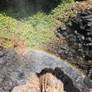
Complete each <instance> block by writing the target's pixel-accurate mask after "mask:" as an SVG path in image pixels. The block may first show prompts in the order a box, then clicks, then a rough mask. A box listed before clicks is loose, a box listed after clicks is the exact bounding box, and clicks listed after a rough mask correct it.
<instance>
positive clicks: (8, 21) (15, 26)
mask: <svg viewBox="0 0 92 92" xmlns="http://www.w3.org/2000/svg"><path fill="white" fill-rule="evenodd" d="M73 3H74V1H73V0H70V1H69V0H68V1H66V2H65V1H64V2H63V3H61V4H60V5H58V6H57V7H56V8H55V9H54V10H52V11H51V13H50V14H48V15H46V14H45V13H43V12H40V11H39V12H37V13H36V14H35V15H33V16H28V17H26V18H20V19H17V18H19V15H20V13H19V14H18V13H17V14H16V13H14V12H12V11H8V10H7V11H3V12H1V13H0V37H4V38H11V35H12V34H16V35H19V36H22V39H23V40H26V41H27V44H26V45H27V46H29V47H31V48H37V47H38V46H39V45H43V44H45V43H47V42H50V40H51V38H52V37H53V36H54V32H53V31H52V28H53V27H54V25H53V24H54V21H55V20H56V18H57V17H59V16H61V15H62V14H63V13H64V12H65V10H66V9H67V8H69V7H70V5H71V4H73ZM8 13H9V14H10V15H12V16H14V17H16V18H13V17H10V16H7V14H8ZM11 46H12V45H11Z"/></svg>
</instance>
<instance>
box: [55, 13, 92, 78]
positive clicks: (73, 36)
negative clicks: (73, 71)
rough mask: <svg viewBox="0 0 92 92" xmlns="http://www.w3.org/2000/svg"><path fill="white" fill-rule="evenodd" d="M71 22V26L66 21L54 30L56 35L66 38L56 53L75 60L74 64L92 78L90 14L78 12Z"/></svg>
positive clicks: (91, 20)
mask: <svg viewBox="0 0 92 92" xmlns="http://www.w3.org/2000/svg"><path fill="white" fill-rule="evenodd" d="M71 22H72V25H71V26H69V25H67V23H66V25H63V26H61V27H60V28H59V29H57V30H56V31H55V32H56V35H57V36H58V37H60V38H61V37H62V36H63V37H65V38H66V40H67V43H66V44H63V45H61V49H59V50H58V51H57V54H58V55H59V56H60V57H61V58H65V59H67V60H70V61H71V60H75V61H76V62H75V65H78V67H79V68H80V69H82V70H83V71H84V72H85V73H86V74H87V75H88V77H89V78H91V79H92V15H88V14H79V15H78V16H77V18H75V19H72V20H71ZM72 63H74V62H72Z"/></svg>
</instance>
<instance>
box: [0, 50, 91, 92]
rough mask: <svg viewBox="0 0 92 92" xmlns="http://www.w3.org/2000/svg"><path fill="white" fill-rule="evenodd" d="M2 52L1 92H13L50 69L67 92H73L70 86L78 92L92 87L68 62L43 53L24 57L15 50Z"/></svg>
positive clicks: (0, 59)
mask: <svg viewBox="0 0 92 92" xmlns="http://www.w3.org/2000/svg"><path fill="white" fill-rule="evenodd" d="M0 51H1V52H2V53H3V51H4V52H5V53H4V55H3V56H2V57H1V58H0V61H2V62H3V63H1V64H0V92H11V90H12V89H13V87H15V86H17V85H23V84H25V83H26V81H27V80H28V79H29V78H30V77H31V76H32V74H33V73H38V74H41V73H44V72H41V71H42V70H44V71H45V72H48V71H50V69H51V70H52V72H53V71H54V72H53V74H54V75H55V76H57V78H58V79H61V80H62V81H63V83H64V86H65V88H64V89H65V90H66V92H67V91H68V92H72V91H71V90H72V88H71V86H69V85H70V84H71V85H72V86H73V88H74V89H76V92H87V91H88V89H89V87H90V88H91V87H92V86H89V84H90V85H91V84H92V83H91V82H90V81H88V80H87V79H86V77H85V76H84V75H83V74H82V73H80V72H79V71H77V70H76V69H74V68H73V67H71V66H70V65H68V64H67V63H66V62H63V61H62V60H59V59H57V58H55V57H52V56H50V55H47V54H44V53H43V52H37V51H29V52H28V56H22V55H18V54H17V53H16V52H15V51H14V49H10V50H8V51H7V50H6V49H2V50H0ZM56 67H57V68H56ZM53 69H54V70H53ZM68 86H69V87H68ZM68 88H69V89H68ZM69 90H70V91H69Z"/></svg>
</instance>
